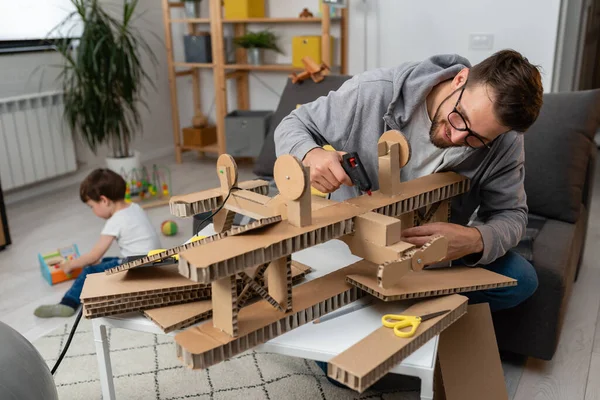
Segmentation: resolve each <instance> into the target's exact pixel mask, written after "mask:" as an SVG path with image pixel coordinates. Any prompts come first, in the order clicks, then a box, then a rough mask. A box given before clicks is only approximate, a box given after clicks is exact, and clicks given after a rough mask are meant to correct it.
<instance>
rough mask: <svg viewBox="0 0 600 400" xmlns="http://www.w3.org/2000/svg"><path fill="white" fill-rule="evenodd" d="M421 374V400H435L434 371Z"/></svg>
mask: <svg viewBox="0 0 600 400" xmlns="http://www.w3.org/2000/svg"><path fill="white" fill-rule="evenodd" d="M427 372H428V373H426V374H421V400H433V375H434V370H433V369H432V370H431V373H429V372H430V371H427Z"/></svg>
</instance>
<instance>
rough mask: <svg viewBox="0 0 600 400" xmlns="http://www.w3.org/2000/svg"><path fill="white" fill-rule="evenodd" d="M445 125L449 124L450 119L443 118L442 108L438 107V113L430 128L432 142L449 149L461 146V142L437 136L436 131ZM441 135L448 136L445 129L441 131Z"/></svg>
mask: <svg viewBox="0 0 600 400" xmlns="http://www.w3.org/2000/svg"><path fill="white" fill-rule="evenodd" d="M442 122H443V124H442ZM444 125H448V121H446V120H444V121H442V120H441V117H440V110H439V108H438V110H437V111H436V113H435V115H434V117H433V121H432V122H431V128H430V129H429V140H430V141H431V143H432V144H433V145H434V146H435V147H437V148H438V149H447V148H450V147H460V145H459V144H454V143H448V142H446V141H445V140H444V139H443V138H441V137H440V135H438V136H436V132H437V131H438V128H440V127H442V126H444ZM441 135H444V136H446V132H445V130H444V131H442V132H441Z"/></svg>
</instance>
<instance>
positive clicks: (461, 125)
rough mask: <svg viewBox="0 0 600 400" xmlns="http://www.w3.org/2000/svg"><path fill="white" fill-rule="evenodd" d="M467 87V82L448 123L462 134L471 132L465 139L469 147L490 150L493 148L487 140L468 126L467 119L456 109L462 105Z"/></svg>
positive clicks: (449, 115) (449, 116)
mask: <svg viewBox="0 0 600 400" xmlns="http://www.w3.org/2000/svg"><path fill="white" fill-rule="evenodd" d="M466 87H467V82H465V84H464V85H463V87H462V89H461V90H460V95H459V96H458V100H456V104H455V105H454V109H453V110H452V111H451V112H450V114H448V122H450V125H452V127H453V128H454V129H456V130H457V131H461V132H469V134H468V135H467V136H466V137H465V143H466V144H467V146H469V147H471V148H473V149H479V148H481V147H485V148H487V149H490V148H491V147H492V146H491V145H490V144H488V143H487V139H484V138H483V137H481V136H480V135H478V134H477V133H475V132H473V131H472V130H471V129H470V128H469V127H468V126H467V121H465V117H463V115H462V114H461V113H460V111H458V109H457V108H456V107H458V103H460V99H461V98H462V95H463V93H464V92H465V88H466Z"/></svg>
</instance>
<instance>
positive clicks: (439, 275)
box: [107, 131, 516, 391]
mask: <svg viewBox="0 0 600 400" xmlns="http://www.w3.org/2000/svg"><path fill="white" fill-rule="evenodd" d="M377 150H378V156H379V171H378V175H379V176H378V179H379V188H380V189H379V190H378V191H375V192H373V193H372V195H371V196H367V195H363V196H359V197H356V198H352V199H349V200H347V201H344V202H335V201H330V200H326V199H322V198H318V197H314V196H311V194H310V180H309V168H308V167H305V166H303V165H302V164H301V163H300V161H299V160H298V159H296V158H295V157H293V156H291V155H284V156H281V157H279V158H278V159H277V161H276V163H275V166H274V179H275V183H276V184H277V188H278V190H279V195H277V196H275V197H268V196H266V195H265V194H264V191H265V188H266V182H264V181H250V182H244V183H240V184H238V173H237V167H236V164H235V161H234V160H233V158H232V157H231V156H229V155H221V156H220V157H219V159H218V161H217V174H218V177H219V180H220V184H221V185H220V188H218V189H210V190H206V191H202V192H198V193H192V194H188V195H183V196H173V197H172V198H171V201H170V207H171V212H172V213H173V214H174V215H176V216H179V217H190V216H193V215H195V214H199V213H202V212H208V211H213V210H214V211H217V210H218V211H217V212H216V214H215V215H214V218H213V221H214V229H215V231H216V232H217V233H216V234H215V235H213V236H209V237H206V238H203V239H201V240H196V241H191V242H189V243H187V244H184V245H182V246H178V247H175V248H173V249H169V250H166V251H164V252H161V253H158V254H154V255H151V256H147V257H143V258H141V259H138V260H135V261H132V262H129V263H126V264H122V265H120V266H118V267H115V268H113V269H111V270H108V271H107V273H108V274H113V273H118V272H120V271H125V270H127V269H130V268H135V267H138V266H142V265H146V264H150V263H153V262H155V261H157V260H160V259H163V258H166V257H171V256H174V255H176V254H178V256H179V257H178V258H179V261H178V262H179V266H178V268H179V273H180V274H181V275H183V276H185V277H187V278H189V279H191V280H193V281H196V282H199V283H203V284H209V283H210V284H211V286H212V300H211V301H212V312H213V318H212V324H210V323H206V324H202V325H199V326H195V327H191V328H189V329H187V330H185V331H182V332H181V333H179V334H177V335H176V336H175V341H176V343H177V354H178V357H180V358H181V359H182V360H183V361H184V363H185V364H187V365H189V366H190V367H192V368H206V367H209V366H211V365H214V364H216V363H218V362H221V361H223V360H225V359H227V358H230V357H232V356H234V355H236V354H240V353H242V352H244V351H246V350H248V349H250V348H252V347H253V346H256V345H258V344H260V343H264V342H266V341H268V340H269V339H271V338H273V337H275V336H278V335H280V334H282V333H285V332H287V331H289V330H291V329H294V328H296V327H298V326H300V325H303V324H305V323H307V322H309V321H312V320H314V319H316V318H319V317H320V316H322V315H324V314H327V313H329V312H331V311H333V310H335V309H337V308H340V307H342V306H344V305H346V304H348V303H350V302H353V301H355V300H357V299H358V298H359V297H361V296H364V295H367V294H371V295H374V296H376V297H378V298H380V299H382V300H384V301H391V300H398V299H403V298H415V297H428V296H436V295H440V294H451V293H458V292H462V291H468V290H474V289H475V288H477V289H478V290H479V289H484V288H489V287H499V286H511V285H514V284H516V282H515V281H514V280H512V279H509V278H506V277H502V276H501V275H498V274H495V273H493V272H490V271H486V270H483V269H472V268H462V269H461V268H451V269H442V270H431V271H429V270H423V268H424V267H425V266H427V265H429V264H433V263H436V262H438V261H440V260H442V259H443V258H444V257H445V256H446V252H447V247H448V241H447V239H446V238H445V237H443V236H437V237H433V238H432V239H431V240H430V242H429V243H427V244H426V245H424V246H422V247H416V246H414V245H412V244H410V243H407V242H404V241H402V240H401V235H400V232H401V229H405V228H407V227H411V226H414V225H419V224H423V223H430V222H434V221H441V222H447V221H448V218H449V212H450V204H449V200H450V199H451V198H452V197H453V196H457V195H460V194H462V193H464V192H465V191H467V190H468V189H469V181H468V179H467V178H465V177H463V176H460V175H458V174H456V173H453V172H445V173H436V174H432V175H429V176H425V177H422V178H419V179H415V180H412V181H408V182H401V181H400V170H401V168H402V167H403V166H405V165H406V163H407V162H409V158H410V148H409V145H408V142H407V141H406V139H405V137H404V136H403V135H402V134H401V133H400V132H398V131H388V132H386V133H384V134H383V135H382V136H381V138H380V139H379V142H378V148H377ZM235 213H240V214H244V215H247V216H250V217H251V218H253V219H254V221H253V222H252V223H250V224H248V225H244V226H241V227H232V222H233V217H234V215H235ZM331 239H340V240H342V241H344V242H345V243H346V244H347V245H348V246H349V248H350V250H351V252H352V253H353V254H355V255H356V256H358V257H361V258H362V259H363V260H361V261H360V262H358V263H355V264H352V265H350V266H347V267H344V268H341V269H339V270H337V271H335V272H333V273H331V274H328V275H325V276H323V277H321V278H318V279H314V280H311V281H309V282H307V283H305V284H303V285H300V286H299V287H298V288H295V289H294V291H293V292H292V273H291V265H290V264H291V255H292V254H293V253H295V252H297V251H300V250H303V249H307V248H310V247H312V246H315V245H318V244H320V243H324V242H326V241H329V240H331ZM250 268H255V273H254V276H250V275H249V272H248V271H249V269H250ZM265 274H266V278H267V280H268V287H267V288H265V287H264V286H262V284H261V282H264V279H263V277H264V275H265ZM481 274H483V275H481ZM237 276H239V277H241V278H242V280H243V281H244V284H245V286H244V288H243V290H242V291H241V293H239V294H238V290H237V288H236V281H237ZM254 293H256V294H258V295H259V296H260V297H262V299H264V301H259V302H255V303H253V304H250V305H247V306H245V303H246V302H247V300H248V298H249V297H250V295H252V294H254ZM454 296H455V297H454ZM432 301H433V302H432V303H431V304H432V306H431V307H433V308H436V307H438V309H437V310H435V309H434V310H433V311H439V310H441V309H444V308H450V309H451V310H452V312H450V313H448V314H446V315H444V316H440V317H438V318H435V319H434V320H432V321H431V322H430V325H427V327H428V328H426V329H424V331H423V332H422V333H420V334H419V335H417V336H419V337H420V339H419V340H420V342H421V344H423V343H425V342H424V341H423V340H425V339H427V338H430V337H432V336H433V335H436V334H439V332H440V331H441V330H442V329H443V328H444V327H446V326H448V325H449V324H450V323H452V322H453V321H454V320H456V319H457V318H459V317H460V316H461V315H463V314H464V313H465V312H466V307H467V305H466V298H465V297H464V296H459V295H453V296H446V297H444V298H439V299H434V300H432ZM436 302H437V303H436ZM438 303H439V304H438ZM436 305H437V306H436ZM244 306H245V307H244ZM440 307H442V308H440ZM426 308H427V307H426ZM425 311H432V310H425ZM428 322H429V321H428ZM366 339H368V338H365V340H366ZM377 340H380V339H377ZM389 340H390V341H392V343H394V345H396V346H397V344H398V343H400V342H398V340H399V339H398V338H396V337H393V335H392V336H391V337H390V339H389ZM393 347H394V346H392V345H391V346H389V348H393ZM411 349H412V350H411ZM415 349H416V348H415V347H414V345H413V347H410V346H402V347H401V349H400V350H398V351H396V352H395V353H394V354H390V355H389V357H387V356H386V357H387V358H386V359H385V360H378V362H379V363H380V364H381V365H384V364H385V365H388V366H389V368H387V367H386V368H374V369H373V370H377V371H378V374H379V373H384V372H385V371H386V370H389V369H391V368H392V367H393V365H395V363H397V362H398V361H399V360H400V359H401V357H405V356H407V355H408V354H410V352H409V351H414V350H415ZM350 350H351V349H349V351H350ZM352 351H354V350H352ZM359 351H360V350H359ZM340 356H342V355H340ZM344 357H345V358H348V357H347V355H344ZM344 357H342V361H343V359H344ZM399 357H400V358H399ZM330 376H332V377H333V378H335V379H338V380H340V381H341V382H343V383H346V384H347V385H349V386H350V387H353V388H355V389H357V390H359V391H363V390H365V389H366V387H368V386H370V385H371V384H372V383H374V381H375V380H377V379H378V377H379V378H380V377H381V376H383V375H381V376H379V375H378V377H377V376H375V375H372V374H371V375H368V376H363V377H362V378H361V377H358V378H357V376H356V374H353V373H352V372H351V371H349V370H348V368H346V367H345V366H344V362H342V363H341V364H339V363H337V364H336V362H335V360H332V361H331V362H330ZM363 378H364V379H363Z"/></svg>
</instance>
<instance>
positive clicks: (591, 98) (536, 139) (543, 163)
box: [524, 89, 600, 223]
mask: <svg viewBox="0 0 600 400" xmlns="http://www.w3.org/2000/svg"><path fill="white" fill-rule="evenodd" d="M598 126H600V90H598V89H597V90H587V91H579V92H564V93H546V94H544V105H543V106H542V109H541V111H540V116H539V118H538V119H537V121H536V122H535V123H534V124H533V125H532V126H531V128H530V129H529V130H528V131H527V132H526V133H525V134H524V135H525V136H524V138H525V191H526V193H527V204H528V206H529V211H530V212H531V213H534V214H538V215H541V216H544V217H547V218H553V219H557V220H560V221H565V222H570V223H574V222H575V221H577V218H578V217H579V210H580V206H581V203H582V202H583V192H584V186H585V179H586V173H587V168H588V159H589V156H590V149H591V146H594V143H593V140H594V135H595V133H596V130H597V129H598Z"/></svg>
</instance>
